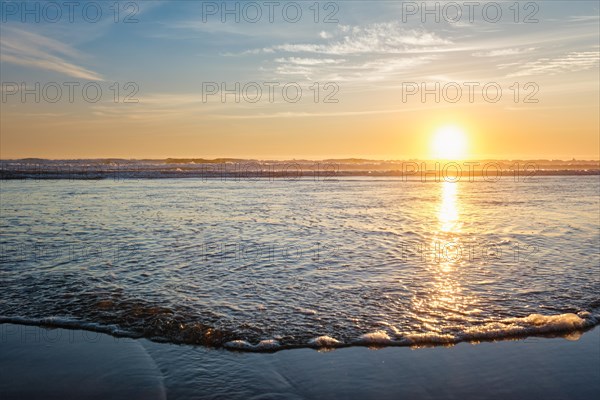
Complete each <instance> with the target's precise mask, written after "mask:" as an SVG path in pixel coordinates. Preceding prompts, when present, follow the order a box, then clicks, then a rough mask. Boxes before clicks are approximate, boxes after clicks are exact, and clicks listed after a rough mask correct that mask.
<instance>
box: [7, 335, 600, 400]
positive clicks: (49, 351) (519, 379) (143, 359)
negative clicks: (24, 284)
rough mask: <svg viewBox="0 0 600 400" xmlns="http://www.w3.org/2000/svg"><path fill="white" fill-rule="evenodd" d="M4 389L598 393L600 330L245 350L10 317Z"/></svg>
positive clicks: (495, 395)
mask: <svg viewBox="0 0 600 400" xmlns="http://www.w3.org/2000/svg"><path fill="white" fill-rule="evenodd" d="M0 370H1V371H2V373H1V374H0V397H1V398H2V399H5V400H7V399H17V398H19V399H30V398H46V399H47V398H87V399H89V398H113V399H114V398H128V399H160V398H165V393H166V396H167V397H168V398H169V399H187V398H194V399H218V398H227V399H320V398H327V399H398V398H409V399H471V398H473V399H474V398H487V399H507V398H511V399H530V398H544V399H589V398H594V397H595V396H596V395H597V393H598V392H600V329H599V328H598V327H596V328H595V329H593V330H592V331H588V332H586V333H584V334H583V335H582V336H581V337H578V334H571V335H570V336H569V337H568V338H528V339H522V340H513V341H500V342H487V343H480V344H477V345H474V344H470V343H461V344H458V345H456V346H453V347H434V348H421V349H411V348H406V347H404V348H400V347H389V348H383V349H378V350H373V349H369V348H365V347H352V348H344V349H338V350H335V351H329V352H326V351H315V350H312V349H297V350H284V351H279V352H276V353H260V354H257V353H240V352H233V351H227V350H214V349H207V348H204V347H195V346H178V345H171V344H164V343H155V342H151V341H148V340H133V339H122V338H121V339H116V338H113V337H111V336H108V335H104V334H96V333H92V332H85V331H70V330H64V329H52V330H49V329H43V328H36V327H31V326H20V325H12V324H2V325H0Z"/></svg>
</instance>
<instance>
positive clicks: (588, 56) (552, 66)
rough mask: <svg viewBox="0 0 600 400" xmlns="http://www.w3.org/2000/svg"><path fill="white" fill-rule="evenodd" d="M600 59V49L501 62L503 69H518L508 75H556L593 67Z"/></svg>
mask: <svg viewBox="0 0 600 400" xmlns="http://www.w3.org/2000/svg"><path fill="white" fill-rule="evenodd" d="M599 60H600V52H598V51H576V52H570V53H568V54H566V55H564V56H562V57H555V58H540V59H538V60H535V61H530V62H526V63H524V64H521V63H507V64H501V65H499V67H500V68H501V69H516V71H515V72H512V73H510V74H509V75H508V77H519V76H528V75H556V74H559V73H564V72H578V71H585V70H588V69H591V68H593V67H594V66H595V65H597V64H598V61H599Z"/></svg>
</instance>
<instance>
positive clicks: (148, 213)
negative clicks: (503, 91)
mask: <svg viewBox="0 0 600 400" xmlns="http://www.w3.org/2000/svg"><path fill="white" fill-rule="evenodd" d="M0 188H1V191H0V194H1V199H0V200H1V201H0V203H1V206H0V227H1V233H0V287H1V288H2V300H1V301H0V322H3V323H20V324H33V325H40V326H53V327H63V328H77V329H83V330H91V331H98V332H103V333H110V334H112V335H115V336H127V337H134V338H140V337H143V338H146V339H150V340H152V341H159V342H168V343H177V344H193V345H202V346H207V347H217V348H227V349H237V350H247V351H267V352H270V351H275V350H279V349H285V348H296V347H317V348H322V347H326V348H328V347H346V346H412V347H427V346H432V345H452V344H456V343H459V342H479V341H488V340H500V339H513V338H522V337H527V336H563V337H567V338H576V337H577V336H578V335H579V334H581V332H583V331H585V330H587V329H589V328H592V327H593V326H595V325H597V324H598V323H599V321H600V297H599V296H598V293H600V290H599V289H600V285H599V284H600V273H599V272H600V265H599V264H598V254H599V251H600V219H599V218H600V216H599V215H600V214H599V211H600V196H599V193H600V181H599V179H598V176H538V177H533V178H531V179H527V180H523V179H512V178H508V177H507V178H506V179H500V180H496V181H488V180H483V179H475V180H474V181H472V182H469V181H464V180H463V181H460V182H455V183H453V182H444V181H443V182H432V181H428V182H422V181H420V180H405V179H400V178H395V177H340V178H339V179H314V177H313V178H311V177H301V178H299V179H292V180H288V179H268V178H262V177H254V178H247V179H233V178H231V177H227V176H221V177H220V178H219V177H217V178H214V177H211V178H198V177H191V178H185V179H183V178H181V179H178V178H170V177H169V178H164V179H152V178H147V177H144V178H140V179H136V178H127V177H125V178H123V179H111V178H105V179H14V180H1V181H0Z"/></svg>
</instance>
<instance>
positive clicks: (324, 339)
mask: <svg viewBox="0 0 600 400" xmlns="http://www.w3.org/2000/svg"><path fill="white" fill-rule="evenodd" d="M340 343H341V342H340V341H339V340H337V339H334V338H332V337H331V336H319V337H317V338H314V339H311V340H309V341H308V344H309V345H311V346H313V347H335V346H339V345H340Z"/></svg>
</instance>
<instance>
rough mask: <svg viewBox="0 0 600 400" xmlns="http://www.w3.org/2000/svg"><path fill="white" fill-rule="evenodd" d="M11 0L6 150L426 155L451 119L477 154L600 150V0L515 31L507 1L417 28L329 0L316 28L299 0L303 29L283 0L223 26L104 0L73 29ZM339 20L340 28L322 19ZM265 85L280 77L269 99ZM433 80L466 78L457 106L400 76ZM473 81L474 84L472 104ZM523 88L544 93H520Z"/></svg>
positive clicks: (545, 14)
mask: <svg viewBox="0 0 600 400" xmlns="http://www.w3.org/2000/svg"><path fill="white" fill-rule="evenodd" d="M6 3H12V2H6V1H2V16H1V17H2V21H3V22H2V24H1V28H0V29H1V31H0V34H1V35H0V43H1V45H0V53H1V57H0V68H1V72H0V73H1V81H2V96H3V98H2V103H0V107H1V111H0V120H1V122H0V128H1V139H0V145H1V146H0V157H2V158H22V157H43V158H102V157H120V158H167V157H245V158H278V159H286V158H313V159H317V158H329V157H363V158H375V159H409V158H429V157H431V156H432V143H431V141H432V137H434V135H435V133H436V132H438V131H439V130H440V129H442V128H443V127H446V126H454V127H458V128H459V129H460V130H461V131H463V132H464V134H465V135H466V138H467V139H466V141H467V150H466V155H465V157H466V158H475V159H478V158H479V159H481V158H501V159H506V158H530V159H533V158H558V159H571V158H573V157H576V158H586V159H598V158H599V157H600V154H599V151H600V150H599V148H600V141H599V129H600V126H599V114H598V109H599V108H600V101H599V54H600V53H599V52H600V45H599V42H598V38H599V35H600V32H599V26H600V21H599V17H598V16H599V10H598V2H596V1H581V2H572V1H568V2H567V1H545V2H538V3H537V4H538V5H539V11H537V12H535V14H534V15H533V17H531V18H530V19H532V20H533V19H537V20H539V21H538V22H537V23H535V22H534V23H523V22H522V21H523V20H524V19H525V18H526V17H527V15H528V14H531V13H532V12H533V11H534V10H533V9H528V10H525V9H524V8H523V7H521V9H520V14H519V16H518V19H519V23H515V21H514V18H515V16H514V14H513V11H511V10H510V9H509V7H510V6H511V5H512V4H513V3H514V2H513V1H511V2H508V3H502V10H503V15H502V18H501V19H500V21H499V22H497V23H493V22H490V21H486V20H484V19H483V18H482V10H481V7H479V8H476V9H475V11H474V13H473V15H474V21H473V22H471V21H469V19H468V16H467V15H462V17H461V19H460V21H459V22H456V23H452V22H449V21H445V20H444V18H443V17H442V18H441V19H440V22H439V23H437V22H436V21H435V20H434V19H435V17H434V16H427V21H425V23H423V22H422V21H421V15H420V14H417V15H414V16H413V15H407V9H405V8H404V9H403V5H402V3H399V2H368V3H367V2H364V3H363V2H355V1H348V2H342V1H340V2H337V3H335V4H337V6H338V7H339V10H336V9H335V7H333V6H331V7H329V8H327V9H325V7H326V4H327V3H325V2H323V3H320V8H321V9H320V13H319V16H318V19H319V22H317V23H315V21H314V12H313V11H312V10H311V9H309V7H311V5H312V4H313V2H298V3H297V4H300V5H301V9H302V12H303V15H302V17H301V18H300V20H299V21H298V22H296V23H292V22H288V21H286V20H285V19H284V18H283V12H282V10H281V7H279V8H276V9H275V10H274V22H273V23H271V22H269V19H268V15H262V18H261V19H260V20H259V21H258V22H256V23H251V22H248V21H245V20H244V18H243V15H242V18H241V19H240V22H239V23H236V22H235V21H234V20H233V18H234V17H233V16H229V20H228V21H227V22H226V23H223V22H222V21H221V19H220V15H208V13H207V12H203V5H202V3H201V2H183V1H180V2H177V1H150V2H137V4H138V5H139V12H136V13H135V16H134V18H136V19H137V20H138V22H137V23H123V21H121V20H122V19H123V18H124V17H125V16H126V15H127V14H128V10H122V11H121V14H120V15H119V19H120V20H119V22H117V23H115V22H114V20H113V17H114V15H113V11H112V10H109V7H110V6H111V4H112V2H103V4H104V8H103V17H102V18H101V19H100V21H99V22H97V23H90V22H87V21H85V20H84V19H83V18H82V17H81V10H80V9H79V10H76V11H75V14H74V16H75V18H74V22H73V23H71V22H69V21H68V18H67V17H66V16H65V15H63V18H62V20H61V21H59V22H57V23H52V22H50V21H41V22H40V23H36V22H35V21H33V18H32V17H30V18H29V19H27V20H26V21H25V22H23V21H22V15H21V14H19V13H18V12H17V13H13V11H14V8H10V7H9V8H7V7H6ZM59 3H60V2H59ZM459 3H460V2H459ZM484 3H485V2H481V4H484ZM124 4H125V3H122V4H121V5H122V6H123V5H124ZM214 4H217V5H221V2H218V3H214ZM258 4H263V2H258ZM282 4H284V3H282ZM524 4H525V3H522V6H523V5H524ZM16 6H17V8H19V7H24V6H23V5H22V4H19V3H16ZM229 6H230V7H231V9H233V8H234V7H235V4H234V2H231V3H230V4H229ZM404 7H406V6H404ZM205 8H206V6H205ZM464 10H466V7H465V8H464V9H463V11H464ZM204 11H209V10H208V9H205V10H204ZM250 11H251V10H249V11H248V12H249V13H250ZM262 11H263V13H265V12H266V11H268V8H267V7H266V6H264V7H263V8H262ZM288 11H289V14H288V16H289V15H291V16H293V15H294V11H293V10H291V11H290V10H288ZM90 13H91V12H90ZM330 13H334V15H333V17H332V19H337V20H338V22H337V23H336V22H329V23H325V22H323V19H325V18H326V17H327V15H328V14H330ZM490 14H493V12H492V11H490ZM451 15H454V13H452V12H451ZM253 16H254V11H252V12H251V17H253ZM42 20H43V18H42ZM405 20H406V21H405ZM5 21H6V22H5ZM205 21H206V22H205ZM13 82H14V83H17V84H18V85H21V83H24V84H25V86H26V87H28V88H35V84H36V82H39V83H40V87H43V86H44V85H47V84H48V83H51V82H55V83H56V84H58V85H59V86H63V84H64V83H65V82H79V83H80V86H79V87H78V88H75V89H74V101H73V102H72V103H71V102H69V101H68V99H67V92H68V90H67V88H66V87H64V86H63V98H61V99H60V100H59V101H57V102H56V103H50V102H49V101H45V100H44V99H43V98H42V99H41V101H40V102H39V103H36V102H35V101H34V96H33V95H28V97H27V98H26V101H25V102H22V100H21V93H20V92H19V93H16V94H12V93H11V91H14V90H15V87H14V86H11V85H12V83H13ZM89 82H96V83H98V84H99V85H100V87H101V88H102V96H101V98H100V99H99V101H98V102H96V103H91V102H86V101H84V98H83V96H82V93H81V87H82V86H83V85H85V84H86V83H89ZM128 82H134V83H135V85H137V87H138V88H139V91H138V92H137V94H135V95H134V96H133V98H135V99H138V100H139V102H138V103H123V99H124V97H125V95H126V94H127V93H128V92H129V91H130V90H129V89H128V88H127V87H126V85H127V83H128ZM203 82H216V83H217V84H221V83H222V82H225V83H226V84H227V87H228V88H234V86H235V83H236V82H240V86H241V87H242V86H244V85H245V84H247V83H249V82H256V83H258V84H259V85H260V86H261V87H262V89H263V93H262V96H261V98H260V99H259V100H258V101H256V102H255V103H252V102H249V101H246V100H245V99H244V98H242V99H241V101H240V102H239V103H236V102H235V99H234V96H233V95H228V96H227V97H226V100H227V101H226V102H222V101H221V97H220V95H218V94H217V95H207V96H206V101H204V99H203ZM264 82H278V83H279V84H280V86H279V87H277V88H275V89H274V101H273V102H270V101H269V98H268V97H269V96H268V92H267V90H268V88H267V87H266V86H264V85H263V84H264ZM292 82H295V83H297V84H298V85H299V86H300V87H301V89H302V98H301V99H300V100H299V101H298V102H296V103H291V102H286V101H285V100H284V98H283V95H282V89H281V87H282V86H283V85H285V84H289V83H292ZM315 82H319V85H320V87H321V89H320V90H321V91H320V95H321V97H320V98H319V102H318V103H315V101H314V98H313V95H314V91H313V90H311V89H310V87H311V85H314V84H315ZM436 82H437V83H439V84H440V87H442V86H443V85H446V84H448V83H450V82H452V84H451V86H447V87H448V88H450V89H452V88H453V87H456V86H459V87H462V90H463V96H462V99H461V100H460V101H457V102H455V103H453V102H451V101H449V99H447V98H444V97H443V96H442V98H440V101H439V102H436V101H435V99H434V95H433V94H432V95H429V96H428V97H427V98H426V99H425V101H422V99H421V92H420V91H419V92H418V93H417V94H415V95H409V96H407V94H406V90H407V89H408V87H409V86H407V85H412V83H414V84H416V86H412V87H417V88H418V87H419V86H418V85H421V84H422V83H426V84H427V85H429V86H428V87H429V88H434V85H435V83H436ZM466 82H471V83H472V82H475V83H478V86H477V87H476V88H475V89H474V92H473V97H474V99H473V101H470V100H469V96H468V87H467V86H465V83H466ZM491 82H494V83H496V84H497V85H499V86H500V87H501V89H502V97H501V99H500V100H499V101H498V102H496V103H492V102H490V101H486V100H485V98H484V96H483V94H482V93H481V87H483V86H484V85H486V84H488V83H491ZM327 83H335V84H336V85H337V87H338V88H339V91H338V92H337V93H336V94H335V95H334V97H333V98H334V99H337V100H338V102H337V103H324V102H323V97H324V96H325V95H326V94H327V93H330V92H332V91H333V90H334V88H335V86H333V85H331V86H327V88H325V87H324V85H325V84H327ZM515 83H518V85H519V87H520V98H519V101H518V102H516V101H515V99H514V90H512V89H510V88H511V87H514V86H513V85H514V84H515ZM115 84H116V86H118V87H119V100H120V101H119V102H118V103H115V102H114V97H113V96H114V90H111V89H110V87H111V86H112V87H115ZM527 84H530V85H529V86H526V85H527ZM204 86H205V88H206V85H204ZM131 87H132V86H130V87H129V88H131ZM313 87H314V86H313ZM325 89H327V90H325ZM538 89H539V90H538ZM19 90H20V88H19ZM53 90H54V89H52V88H50V89H49V93H50V92H51V95H52V96H53V95H54V91H53ZM453 90H454V89H452V90H450V92H448V93H450V94H449V96H451V97H454V93H455V92H454V91H453ZM533 92H535V93H533ZM252 93H253V92H252ZM289 93H293V90H292V91H290V92H289ZM441 94H442V95H443V93H441ZM528 94H531V95H532V97H531V98H532V99H537V103H525V102H524V98H525V97H526V96H527V95H528ZM403 97H405V98H403Z"/></svg>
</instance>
